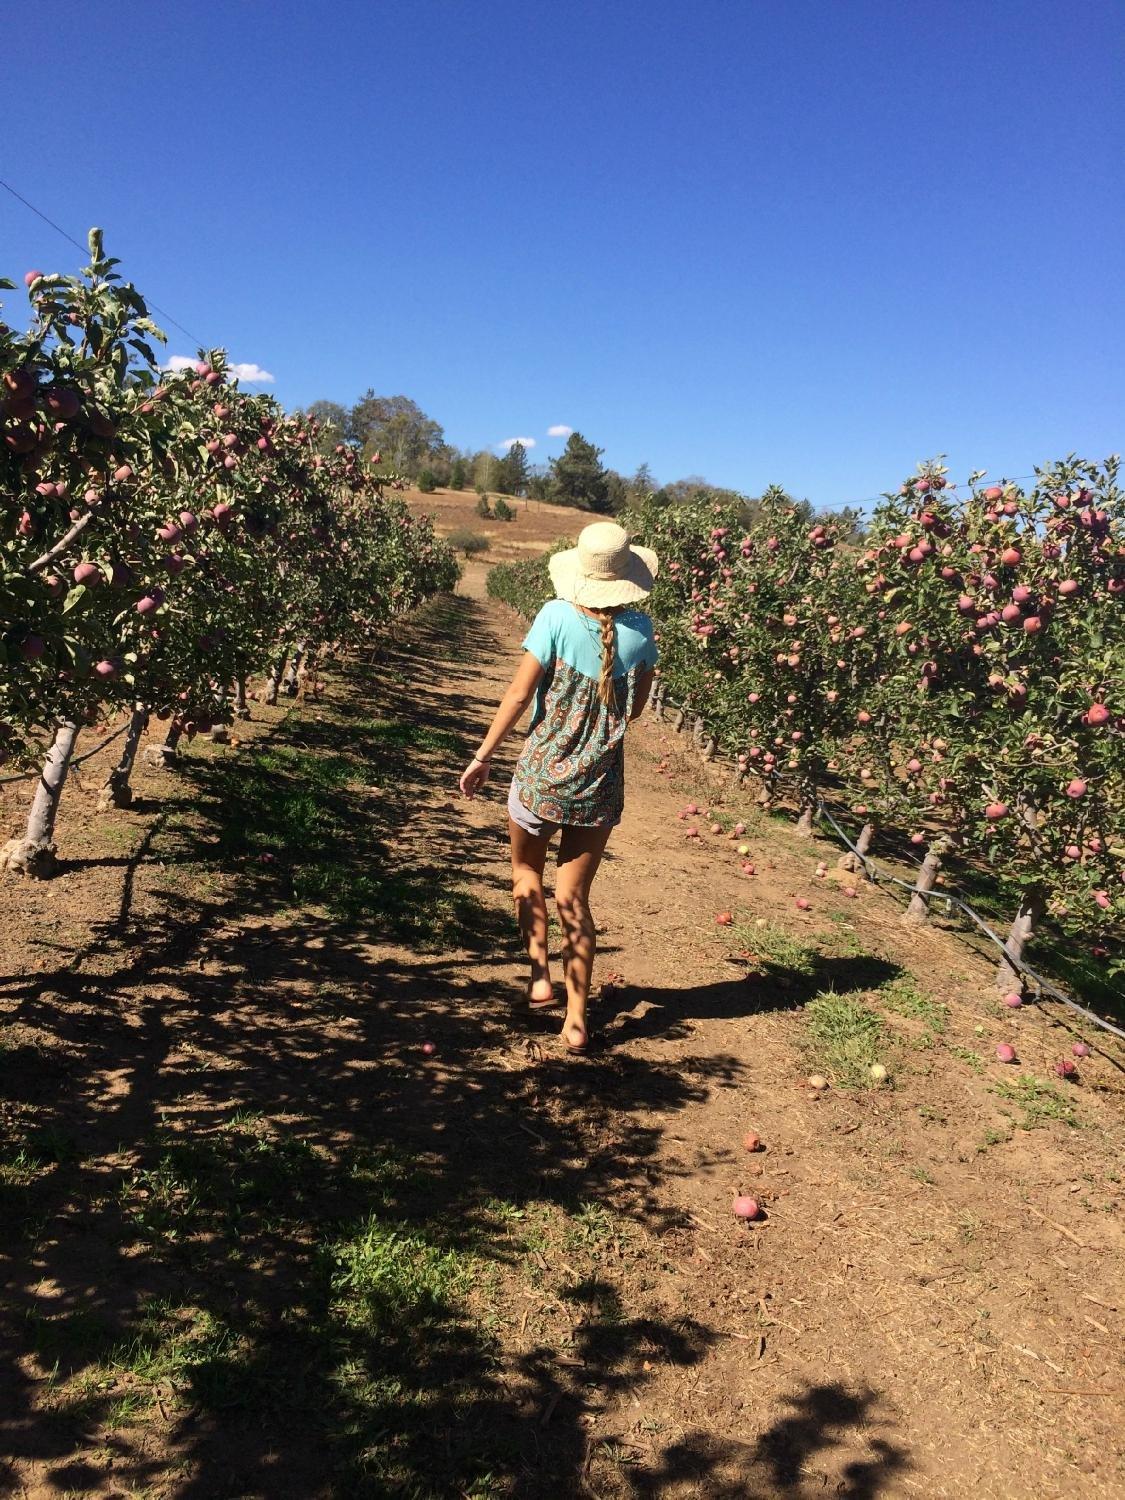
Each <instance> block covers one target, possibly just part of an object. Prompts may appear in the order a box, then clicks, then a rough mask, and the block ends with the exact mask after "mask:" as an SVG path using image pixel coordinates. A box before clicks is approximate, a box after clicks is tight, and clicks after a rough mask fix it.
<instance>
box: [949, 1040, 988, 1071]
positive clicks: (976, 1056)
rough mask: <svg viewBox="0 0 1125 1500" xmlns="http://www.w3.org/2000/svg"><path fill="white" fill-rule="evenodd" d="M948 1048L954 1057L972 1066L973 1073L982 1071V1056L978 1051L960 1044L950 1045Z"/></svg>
mask: <svg viewBox="0 0 1125 1500" xmlns="http://www.w3.org/2000/svg"><path fill="white" fill-rule="evenodd" d="M949 1050H950V1052H951V1054H952V1055H953V1056H954V1057H956V1058H959V1059H960V1061H961V1062H963V1063H965V1064H966V1065H967V1066H968V1067H970V1068H972V1070H973V1072H974V1073H983V1072H984V1058H983V1057H982V1056H981V1055H980V1053H979V1052H974V1051H973V1049H972V1048H971V1047H960V1046H956V1047H954V1046H951V1047H950V1049H949Z"/></svg>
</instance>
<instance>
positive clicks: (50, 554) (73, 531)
mask: <svg viewBox="0 0 1125 1500" xmlns="http://www.w3.org/2000/svg"><path fill="white" fill-rule="evenodd" d="M93 519H94V512H93V511H92V510H88V511H87V512H86V514H85V515H84V516H79V518H78V520H77V521H75V523H74V525H73V526H72V527H71V528H70V530H69V531H68V532H67V533H66V535H65V536H64V537H63V538H62V540H61V541H58V542H56V543H55V545H54V546H53V547H51V548H49V549H48V551H46V552H44V554H43V556H42V557H37V558H36V559H35V561H34V562H33V563H28V565H27V567H26V569H25V570H24V571H25V572H28V573H41V572H42V571H43V569H44V568H45V567H46V566H47V564H48V563H49V562H54V560H55V558H56V557H58V555H59V553H60V552H65V551H66V549H67V548H68V547H69V546H70V544H71V542H73V540H74V538H75V537H76V536H80V535H81V533H82V532H83V531H85V529H86V527H87V526H88V525H89V524H90V522H91V521H92V520H93Z"/></svg>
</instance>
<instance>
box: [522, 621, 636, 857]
mask: <svg viewBox="0 0 1125 1500" xmlns="http://www.w3.org/2000/svg"><path fill="white" fill-rule="evenodd" d="M614 644H615V648H616V649H615V658H614V668H613V687H614V695H615V698H616V702H615V704H614V706H613V707H612V708H607V707H606V706H605V704H603V703H602V701H601V699H600V698H599V697H598V680H599V678H600V676H601V633H600V628H599V622H598V621H597V620H594V619H591V618H590V616H589V615H584V614H583V613H582V612H581V610H579V609H576V608H575V607H574V605H573V604H570V603H569V602H567V601H566V600H564V599H552V600H551V601H550V602H549V603H548V604H545V605H544V606H543V608H542V609H541V610H540V611H539V613H538V614H537V615H536V617H535V620H534V621H533V623H532V626H531V629H530V630H529V631H528V633H527V637H526V638H525V640H524V643H523V647H524V650H525V651H530V652H531V653H532V655H533V656H534V657H535V658H536V659H537V660H538V661H539V662H541V663H542V665H543V667H544V669H545V671H544V676H543V680H542V682H541V683H540V685H539V689H538V692H537V694H536V699H535V708H534V710H533V712H532V716H531V724H530V726H529V728H528V733H527V742H526V744H525V745H524V747H523V751H522V752H521V754H520V757H519V760H518V762H517V764H516V774H515V789H516V792H517V795H518V797H519V800H520V802H522V803H523V805H524V807H526V808H528V809H529V810H530V811H531V812H532V813H534V814H535V816H536V817H537V818H540V819H542V820H543V821H544V822H547V823H563V824H570V825H572V826H576V827H580V828H605V827H612V825H613V824H615V823H617V822H619V821H620V819H621V811H622V808H623V806H624V802H625V730H626V728H627V727H628V724H629V715H630V714H631V713H632V711H633V704H634V702H635V698H636V689H637V680H638V678H639V677H640V675H641V673H642V672H644V671H646V670H647V669H648V668H650V667H653V666H655V665H656V661H657V655H658V653H657V649H656V642H655V640H654V639H653V629H652V621H651V620H650V619H649V617H648V616H647V615H646V614H644V613H643V612H642V611H641V610H637V609H624V610H621V611H620V612H619V613H618V614H617V615H616V616H615V617H614Z"/></svg>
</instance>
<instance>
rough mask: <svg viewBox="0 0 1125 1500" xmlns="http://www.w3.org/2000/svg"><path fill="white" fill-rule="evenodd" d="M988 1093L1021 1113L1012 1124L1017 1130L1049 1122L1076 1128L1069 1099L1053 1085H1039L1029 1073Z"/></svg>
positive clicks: (1033, 1127) (996, 1086)
mask: <svg viewBox="0 0 1125 1500" xmlns="http://www.w3.org/2000/svg"><path fill="white" fill-rule="evenodd" d="M992 1092H993V1093H994V1094H996V1096H997V1097H998V1098H1000V1099H1006V1100H1008V1102H1009V1103H1011V1104H1014V1105H1016V1107H1017V1108H1018V1109H1019V1110H1020V1111H1021V1112H1022V1113H1021V1115H1020V1118H1019V1119H1017V1120H1016V1124H1017V1125H1018V1126H1019V1128H1020V1129H1021V1130H1036V1129H1038V1128H1039V1127H1040V1126H1043V1125H1046V1124H1047V1122H1048V1121H1049V1120H1059V1121H1061V1123H1062V1124H1064V1125H1070V1126H1072V1127H1074V1128H1077V1127H1078V1124H1079V1120H1078V1114H1077V1112H1076V1110H1075V1108H1074V1105H1073V1104H1071V1102H1070V1100H1069V1099H1067V1098H1065V1097H1064V1096H1063V1095H1062V1094H1061V1093H1060V1092H1059V1090H1058V1089H1057V1088H1055V1087H1054V1085H1053V1084H1050V1083H1042V1082H1040V1080H1039V1079H1038V1078H1033V1077H1032V1076H1031V1074H1030V1073H1022V1074H1021V1075H1020V1076H1019V1078H1017V1079H1016V1080H1015V1081H1014V1082H1013V1083H997V1084H994V1085H993V1089H992Z"/></svg>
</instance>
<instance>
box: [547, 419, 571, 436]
mask: <svg viewBox="0 0 1125 1500" xmlns="http://www.w3.org/2000/svg"><path fill="white" fill-rule="evenodd" d="M573 431H574V428H573V427H568V426H567V425H566V423H565V422H556V423H555V425H554V426H553V427H548V428H547V436H548V437H569V436H570V434H571V433H572V432H573Z"/></svg>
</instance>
